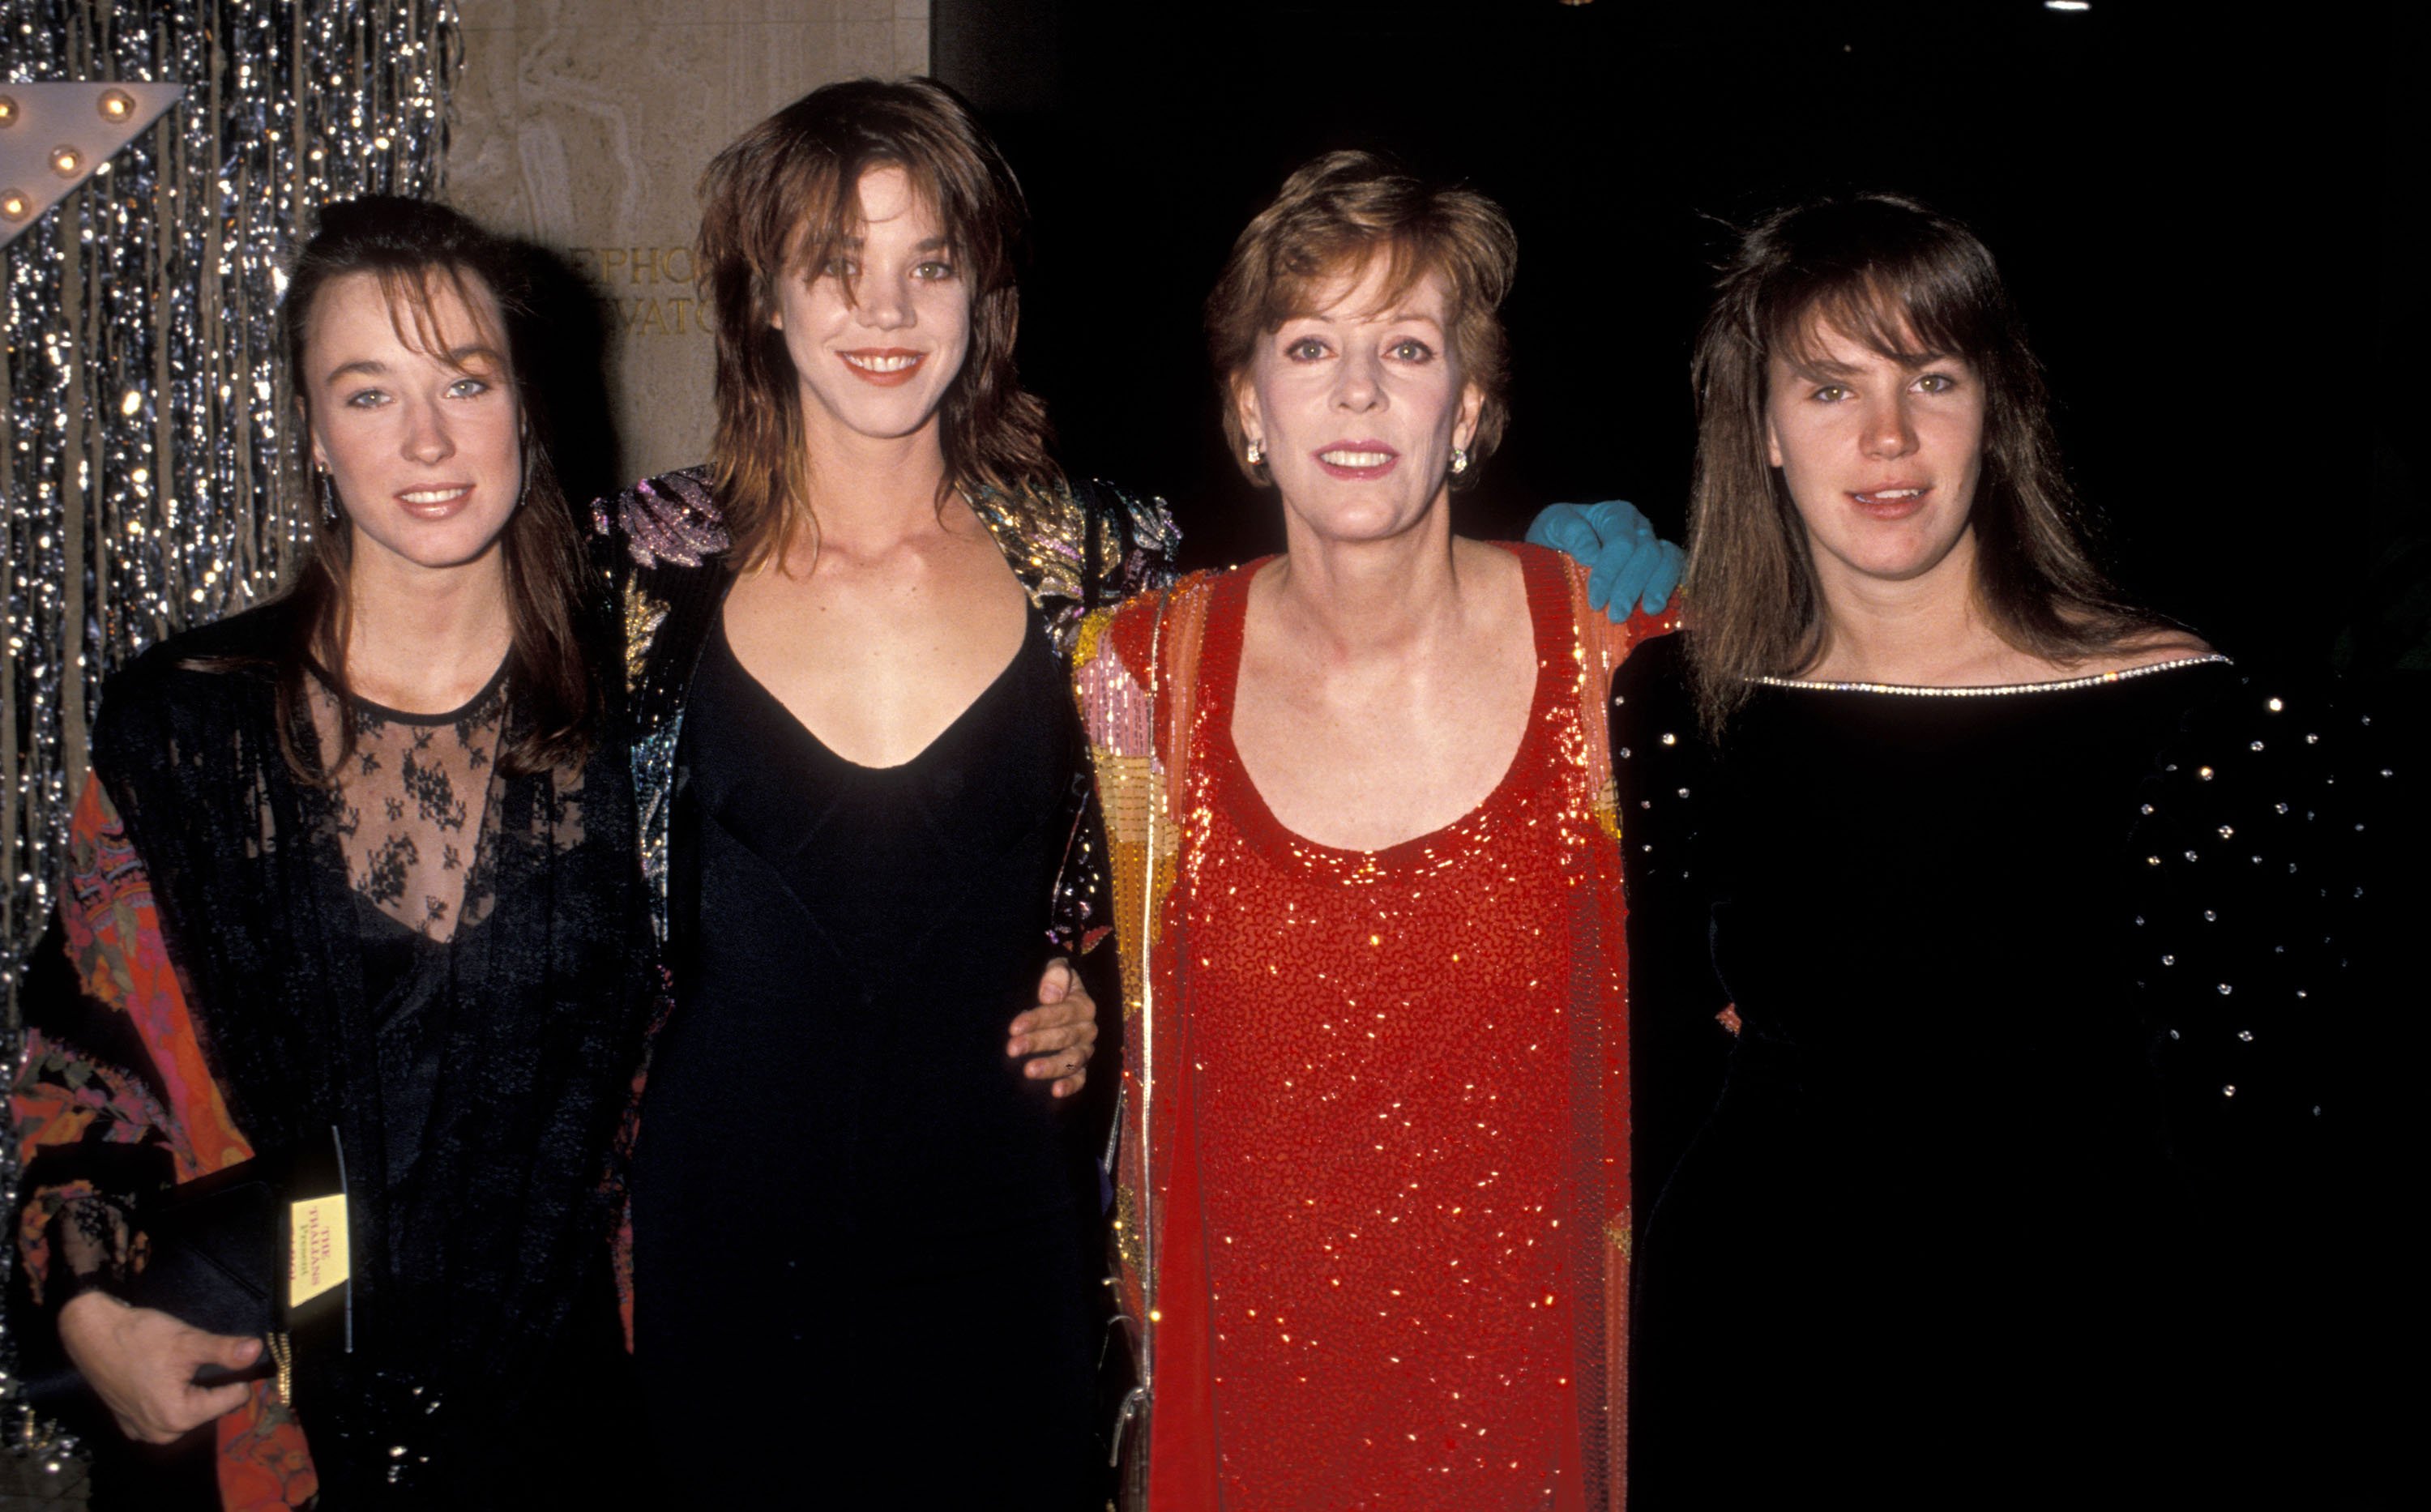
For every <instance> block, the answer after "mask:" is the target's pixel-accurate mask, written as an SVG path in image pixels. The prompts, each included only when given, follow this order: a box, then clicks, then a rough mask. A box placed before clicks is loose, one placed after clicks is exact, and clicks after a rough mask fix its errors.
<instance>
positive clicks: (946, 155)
mask: <svg viewBox="0 0 2431 1512" xmlns="http://www.w3.org/2000/svg"><path fill="white" fill-rule="evenodd" d="M877 168H899V169H901V170H902V171H903V173H904V174H905V175H906V176H908V177H910V179H911V180H912V186H913V189H914V193H918V194H919V195H921V196H922V198H923V199H924V200H926V202H927V203H928V204H929V206H930V208H931V209H932V210H935V212H936V214H937V218H938V219H939V220H940V221H942V222H944V223H945V232H946V241H947V247H948V250H949V251H950V253H951V255H952V257H953V259H954V263H955V267H956V270H957V271H958V272H959V273H960V274H961V276H962V277H963V279H964V286H965V287H966V288H968V289H969V291H970V297H971V339H970V349H969V351H968V353H967V354H966V355H965V356H964V359H963V366H962V371H961V372H959V373H957V374H955V375H954V379H953V382H952V383H950V384H949V385H947V389H946V396H945V399H944V401H943V403H942V405H941V407H940V409H939V412H938V416H939V422H940V424H939V430H940V433H941V439H942V440H943V442H944V445H945V452H946V480H947V484H948V485H950V486H954V487H959V488H963V489H966V490H978V489H993V490H996V491H997V492H998V493H999V494H1001V495H1003V496H1004V497H1005V498H1006V500H1007V501H1008V502H1009V503H1010V504H1011V505H1012V506H1013V507H1014V509H1015V510H1016V511H1021V510H1022V509H1023V508H1024V505H1025V502H1026V500H1027V499H1028V498H1029V497H1030V496H1031V494H1032V492H1034V491H1036V492H1043V491H1046V490H1049V489H1051V488H1052V487H1053V486H1054V485H1055V484H1056V483H1058V482H1060V481H1061V479H1062V476H1063V475H1062V474H1061V473H1060V472H1059V471H1058V470H1057V468H1056V466H1055V464H1054V462H1052V461H1050V460H1049V459H1048V428H1047V407H1046V406H1045V405H1043V404H1041V403H1040V402H1039V400H1038V399H1037V397H1036V396H1035V395H1031V394H1029V393H1027V392H1025V391H1024V390H1023V389H1022V387H1021V383H1020V380H1019V379H1018V378H1017V377H1016V376H1015V375H1014V361H1013V344H1014V333H1015V331H1016V330H1017V328H1019V326H1020V323H1021V294H1020V291H1019V290H1018V289H1016V288H1015V287H1014V272H1015V269H1016V264H1017V262H1018V261H1019V258H1020V253H1021V248H1022V244H1023V238H1024V235H1025V234H1026V230H1027V227H1028V223H1029V210H1028V207H1027V205H1026V203H1025V202H1024V200H1023V199H1022V194H1021V185H1020V183H1019V182H1018V181H1017V180H1016V179H1015V178H1014V176H1013V168H1012V166H1011V165H1010V164H1008V163H1007V162H1006V161H1005V160H1004V154H1003V153H1001V152H999V151H998V150H997V145H996V143H994V142H992V141H990V140H989V139H988V135H987V133H986V132H985V131H983V130H981V128H980V124H979V122H978V120H977V119H975V118H974V117H973V116H972V114H971V111H970V107H969V106H967V105H965V104H964V102H963V99H962V97H961V96H960V95H958V94H956V93H955V92H953V91H951V90H949V89H947V88H946V86H944V85H943V84H939V83H937V82H935V81H934V80H932V79H926V78H907V79H902V80H899V81H897V82H895V83H884V82H881V81H880V80H877V79H866V78H864V79H854V80H851V81H849V82H847V83H842V84H830V85H828V86H827V87H826V88H824V89H821V90H816V91H813V92H811V93H810V94H807V95H804V96H803V97H802V98H801V99H798V100H796V101H795V102H794V103H793V104H791V105H789V106H787V107H785V108H784V109H781V110H780V111H778V112H777V113H776V114H775V115H772V116H770V117H769V118H768V119H767V120H765V121H763V122H761V123H760V124H759V125H758V126H753V127H752V128H751V129H750V130H748V131H746V132H745V133H744V134H743V135H742V136H741V137H740V138H738V139H737V140H736V141H735V142H734V143H732V144H731V145H730V146H729V147H728V148H727V149H726V150H725V151H723V152H721V153H719V154H718V155H717V157H716V159H715V160H713V161H712V162H711V163H710V165H709V171H708V172H707V173H706V174H704V175H703V176H702V177H701V182H700V197H701V220H700V256H699V262H698V267H699V274H700V294H701V302H702V303H703V304H704V305H706V306H707V307H708V308H709V309H710V311H712V314H713V318H714V319H715V321H716V328H717V439H716V441H715V443H714V444H713V447H712V450H711V470H712V473H713V484H714V486H715V488H716V490H717V496H718V501H719V506H720V508H721V509H722V510H723V512H724V513H725V516H726V528H727V530H728V532H729V535H730V536H731V537H732V539H733V542H734V554H735V559H736V562H737V563H738V565H741V566H744V567H751V566H756V565H758V564H759V563H763V562H764V561H766V560H767V559H768V558H769V557H770V556H771V555H772V554H774V553H776V552H778V551H779V550H780V549H781V548H782V547H783V546H784V545H785V543H786V542H787V541H788V540H789V539H790V538H791V537H792V536H793V535H794V534H795V533H796V531H797V530H802V529H814V525H813V516H812V513H811V498H810V480H809V478H808V476H807V473H806V469H805V468H804V465H803V456H804V452H805V449H806V446H807V442H806V440H805V436H804V432H803V429H802V414H801V409H800V396H799V394H800V390H799V382H798V380H797V378H796V375H795V372H794V364H793V359H792V358H791V357H790V356H788V355H787V353H786V350H785V341H784V335H783V333H782V332H780V331H778V330H776V329H774V328H771V326H770V325H769V321H770V318H771V316H773V315H774V314H775V312H776V310H777V308H778V287H779V280H780V279H784V278H791V277H805V276H807V275H808V274H809V272H810V271H811V270H813V269H818V268H824V267H826V266H827V265H828V262H829V260H830V258H831V257H832V256H833V254H834V252H835V249H836V247H837V244H839V243H841V242H842V241H843V240H844V239H845V238H846V237H847V236H849V235H851V234H852V233H853V230H854V227H855V226H856V225H857V223H858V222H859V221H860V219H861V196H860V184H861V179H862V176H863V174H866V173H868V172H870V171H871V170H872V169H877Z"/></svg>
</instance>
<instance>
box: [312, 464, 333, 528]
mask: <svg viewBox="0 0 2431 1512" xmlns="http://www.w3.org/2000/svg"><path fill="white" fill-rule="evenodd" d="M312 493H313V496H314V497H316V498H317V499H319V500H320V503H321V523H322V524H324V525H335V524H337V523H338V485H337V483H336V482H335V481H333V480H332V479H330V477H329V470H328V469H327V468H326V467H315V468H313V469H312Z"/></svg>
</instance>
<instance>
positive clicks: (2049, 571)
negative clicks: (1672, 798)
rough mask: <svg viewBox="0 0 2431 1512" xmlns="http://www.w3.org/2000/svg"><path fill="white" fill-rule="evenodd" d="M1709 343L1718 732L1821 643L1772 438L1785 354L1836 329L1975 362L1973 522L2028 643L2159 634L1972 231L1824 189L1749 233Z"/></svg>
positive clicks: (1709, 628)
mask: <svg viewBox="0 0 2431 1512" xmlns="http://www.w3.org/2000/svg"><path fill="white" fill-rule="evenodd" d="M1716 289H1717V295H1716V298H1715V300H1714V307H1713V310H1712V311H1710V312H1709V313H1708V314H1707V315H1706V317H1705V324H1704V328H1703V330H1702V332H1701V333H1700V334H1699V336H1698V339H1697V351H1696V357H1695V361H1694V367H1693V375H1694V379H1695V384H1696V390H1697V465H1696V475H1695V479H1694V481H1693V483H1692V484H1691V486H1690V490H1689V506H1688V564H1687V569H1686V574H1685V582H1684V584H1683V588H1682V595H1683V597H1684V599H1685V602H1686V604H1687V606H1688V613H1689V615H1690V625H1691V628H1692V630H1693V631H1694V633H1693V634H1691V635H1690V636H1689V638H1688V648H1689V652H1690V663H1691V666H1692V668H1693V670H1694V675H1695V680H1696V683H1697V695H1698V703H1699V706H1700V708H1701V710H1702V712H1703V714H1704V717H1705V720H1706V723H1707V725H1708V727H1709V728H1711V729H1714V730H1717V731H1718V729H1719V727H1720V723H1721V721H1722V720H1723V719H1724V718H1726V717H1727V716H1728V715H1729V714H1730V712H1731V710H1733V709H1735V708H1736V707H1737V706H1738V704H1739V703H1740V702H1741V701H1743V700H1744V699H1745V698H1746V697H1747V691H1748V682H1747V680H1748V679H1750V678H1755V677H1768V676H1771V677H1778V676H1786V675H1789V674H1793V673H1796V672H1799V671H1801V670H1802V669H1803V668H1805V667H1807V666H1809V665H1811V664H1813V663H1814V660H1815V658H1816V657H1818V656H1819V655H1821V654H1822V651H1823V600H1822V589H1821V586H1820V583H1819V580H1818V579H1817V577H1816V572H1815V563H1814V558H1813V554H1812V552H1811V551H1810V549H1809V547H1808V545H1807V540H1806V530H1805V527H1804V525H1803V524H1802V520H1801V517H1800V515H1799V513H1798V507H1797V504H1796V503H1795V501H1794V500H1792V499H1791V498H1790V496H1789V489H1788V485H1787V484H1786V483H1785V482H1784V481H1783V480H1782V477H1781V473H1780V470H1779V469H1777V468H1775V467H1774V466H1772V465H1771V461H1770V458H1769V454H1768V452H1767V450H1766V445H1765V405H1766V403H1767V401H1768V399H1769V394H1768V392H1767V391H1768V388H1769V372H1770V364H1771V361H1772V358H1773V357H1774V356H1775V355H1776V354H1778V355H1780V356H1783V357H1785V358H1788V359H1790V360H1791V361H1799V360H1801V359H1802V358H1807V357H1811V356H1812V355H1813V354H1812V353H1811V351H1810V348H1811V346H1812V344H1813V343H1814V341H1815V338H1816V335H1817V331H1818V328H1819V326H1828V327H1830V328H1833V329H1835V330H1837V331H1840V332H1842V333H1843V334H1845V335H1847V336H1848V337H1849V338H1850V339H1852V340H1853V341H1857V342H1861V343H1863V344H1866V345H1867V346H1869V347H1871V348H1872V349H1873V350H1874V351H1876V352H1878V353H1880V354H1881V355H1883V356H1884V357H1886V358H1889V359H1891V360H1892V361H1899V362H1904V363H1910V364H1921V363H1923V362H1926V361H1931V360H1933V359H1934V358H1938V357H1958V358H1964V359H1965V360H1966V361H1968V362H1969V363H1970V364H1971V365H1972V366H1973V367H1974V369H1975V371H1976V374H1977V375H1978V377H1979V378H1981V379H1982V381H1983V384H1984V395H1985V404H1984V442H1983V445H1984V460H1983V470H1982V475H1981V478H1980V479H1979V480H1978V482H1977V484H1976V489H1975V500H1974V506H1973V511H1972V514H1971V516H1970V518H1971V522H1972V524H1973V526H1974V529H1975V545H1976V553H1975V578H1976V581H1975V587H1976V592H1977V595H1978V596H1979V598H1980V600H1981V602H1982V604H1983V606H1984V610H1985V613H1986V614H1987V616H1988V618H1989V620H1990V623H1991V625H1992V628H1993V630H1995V631H1996V632H1997V633H1998V634H1999V635H2000V636H2001V638H2002V639H2003V640H2004V641H2006V642H2008V643H2009V644H2010V645H2012V646H2015V647H2019V648H2020V649H2021V650H2026V651H2030V652H2032V653H2034V654H2036V655H2037V656H2041V657H2045V658H2047V659H2049V660H2051V661H2054V662H2059V663H2063V664H2066V663H2071V662H2079V661H2083V660H2085V659H2087V658H2088V657H2092V656H2095V655H2097V654H2099V653H2101V652H2103V651H2105V650H2108V649H2110V648H2112V647H2116V646H2117V645H2119V644H2120V643H2121V641H2122V640H2125V639H2129V638H2132V637H2133V636H2135V635H2137V634H2138V633H2141V632H2146V631H2150V630H2157V629H2159V628H2161V621H2159V620H2158V619H2157V618H2156V617H2155V616H2154V615H2152V614H2150V613H2145V612H2143V611H2140V610H2138V609H2135V608H2133V607H2131V606H2130V605H2128V604H2127V603H2126V602H2125V601H2124V600H2123V599H2121V597H2120V596H2119V594H2118V592H2117V591H2116V590H2115V589H2114V588H2113V587H2112V586H2111V584H2110V581H2109V579H2108V578H2107V577H2106V576H2105V575H2104V572H2103V571H2102V569H2101V567H2100V566H2099V565H2098V564H2097V563H2096V561H2095V558H2094V554H2093V550H2092V547H2091V544H2090V538H2091V533H2092V532H2091V529H2090V522H2089V521H2088V519H2087V516H2086V514H2085V512H2084V511H2083V510H2082V509H2081V508H2080V506H2079V505H2078V503H2077V500H2076V497H2075V496H2074V494H2073V493H2071V490H2070V488H2069V486H2068V481H2067V479H2066V477H2065V476H2064V475H2063V474H2062V473H2061V471H2060V465H2059V448H2058V445H2057V442H2056V441H2055V439H2054V436H2053V434H2052V427H2051V417H2050V405H2049V400H2048V398H2047V396H2046V394H2045V391H2044V387H2043V378H2042V369H2041V367H2040V365H2039V364H2037V362H2036V361H2035V357H2034V353H2033V352H2032V351H2031V350H2030V349H2029V348H2028V346H2027V344H2026V338H2025V330H2024V327H2023V325H2022V324H2021V323H2020V320H2019V318H2018V314H2017V311H2016V309H2015V307H2014V306H2012V305H2011V303H2010V301H2009V294H2008V290H2007V289H2006V287H2005V286H2004V285H2003V283H2002V281H2001V274H2000V270H1999V268H1998V267H1997V266H1995V265H1994V263H1993V260H1992V253H1991V250H1990V249H1989V248H1988V247H1987V246H1985V244H1983V242H1982V241H1981V240H1980V239H1978V238H1977V237H1976V235H1975V233H1974V232H1972V231H1970V230H1969V229H1968V228H1967V227H1964V226H1961V225H1960V224H1958V223H1957V222H1956V221H1953V220H1950V219H1948V218H1947V217H1945V216H1942V215H1938V214H1936V213H1935V212H1934V211H1932V210H1928V209H1926V208H1925V207H1924V206H1922V205H1920V204H1918V203H1916V202H1915V201H1914V200H1910V199H1903V198H1901V197H1900V196H1898V195H1894V194H1861V195H1856V196H1853V197H1851V198H1847V199H1822V200H1815V201H1811V202H1809V203H1807V204H1803V205H1798V206H1794V207H1792V208H1790V209H1788V210H1779V211H1776V212H1775V213H1773V214H1771V215H1769V216H1767V217H1766V218H1765V219H1763V220H1762V221H1759V222H1757V223H1756V225H1755V226H1754V227H1752V228H1751V229H1750V230H1749V231H1748V232H1747V233H1746V234H1745V235H1743V236H1742V237H1740V239H1739V243H1738V246H1737V247H1736V249H1735V252H1734V253H1733V255H1732V257H1731V260H1730V261H1729V263H1728V264H1727V265H1726V266H1725V267H1724V269H1723V271H1722V277H1721V278H1720V280H1719V282H1718V284H1717V285H1716Z"/></svg>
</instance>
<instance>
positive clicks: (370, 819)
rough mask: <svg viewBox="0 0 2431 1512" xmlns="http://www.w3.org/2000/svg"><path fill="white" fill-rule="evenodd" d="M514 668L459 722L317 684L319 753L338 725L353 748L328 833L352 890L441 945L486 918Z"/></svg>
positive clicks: (460, 714) (334, 741) (462, 712)
mask: <svg viewBox="0 0 2431 1512" xmlns="http://www.w3.org/2000/svg"><path fill="white" fill-rule="evenodd" d="M505 676H506V674H505V669H504V668H501V669H500V670H499V674H498V676H496V677H494V678H492V679H491V680H490V684H489V686H487V687H485V688H483V689H482V690H481V691H480V692H479V693H478V694H477V695H475V697H474V698H473V701H472V702H470V703H468V704H466V705H465V706H464V707H463V708H461V709H458V710H456V711H454V712H453V713H450V714H402V713H399V712H398V711H396V710H394V709H383V708H381V707H379V706H378V705H377V704H373V703H367V702H365V701H363V700H362V699H360V698H347V699H344V700H341V699H340V698H339V697H338V696H337V695H336V694H335V693H333V692H332V691H331V690H330V689H329V687H328V686H327V684H326V683H323V682H320V681H318V680H315V681H314V682H313V683H312V685H311V686H312V722H313V726H314V728H315V731H316V732H317V733H318V735H319V737H320V742H321V748H322V749H323V750H325V751H334V750H336V749H337V748H338V738H337V737H338V735H339V732H340V726H339V723H338V721H339V720H341V719H350V720H352V721H353V722H354V729H355V748H354V750H353V752H352V753H351V754H350V755H348V756H347V757H346V759H345V761H344V765H343V767H342V768H341V770H340V771H339V774H338V791H337V796H336V801H335V802H334V803H333V804H331V806H330V811H329V820H328V822H329V826H330V828H331V830H332V832H334V838H335V839H336V841H337V844H338V849H339V852H340V853H341V854H342V855H344V857H345V861H346V881H347V882H348V883H349V884H350V885H351V886H352V887H353V888H354V889H355V891H356V892H358V893H360V894H361V895H362V896H363V898H364V899H367V900H369V901H370V902H371V903H372V904H373V905H374V906H375V907H377V908H378V909H379V910H380V912H382V913H384V914H386V915H388V916H390V917H391V918H393V919H395V920H396V921H397V922H398V923H400V924H402V925H404V926H405V927H406V928H408V929H410V930H412V931H414V932H416V933H419V934H423V935H427V936H428V937H429V938H431V939H434V940H445V939H449V938H452V937H453V936H454V935H455V932H457V930H459V929H461V928H463V927H465V926H467V925H470V924H478V923H479V922H480V921H481V920H482V919H484V918H487V917H488V916H489V914H490V907H491V904H492V902H493V901H494V899H493V898H492V895H491V891H490V876H491V864H490V863H491V856H492V852H493V850H494V846H493V843H492V842H493V839H494V833H495V830H496V827H497V817H496V814H497V805H496V804H495V803H494V802H493V801H492V798H493V797H494V796H495V787H496V781H497V751H498V738H499V729H500V725H501V723H502V714H503V711H504V710H505V707H506V697H505V692H504V689H505Z"/></svg>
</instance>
